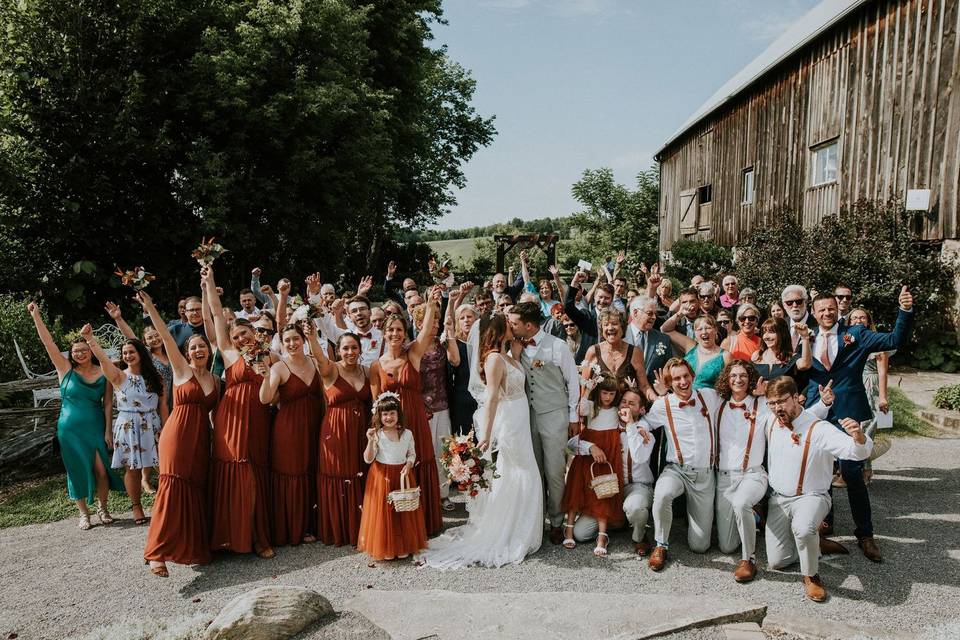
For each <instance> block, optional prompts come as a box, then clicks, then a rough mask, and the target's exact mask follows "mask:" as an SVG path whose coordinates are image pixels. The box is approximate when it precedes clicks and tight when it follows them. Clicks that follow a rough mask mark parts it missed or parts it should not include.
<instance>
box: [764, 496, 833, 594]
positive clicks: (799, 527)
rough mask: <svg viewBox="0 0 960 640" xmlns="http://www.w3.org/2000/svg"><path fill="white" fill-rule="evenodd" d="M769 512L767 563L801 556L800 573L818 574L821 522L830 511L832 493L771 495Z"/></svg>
mask: <svg viewBox="0 0 960 640" xmlns="http://www.w3.org/2000/svg"><path fill="white" fill-rule="evenodd" d="M769 505H770V506H769V510H768V512H767V531H766V542H767V563H768V564H769V565H770V568H771V569H782V568H784V567H788V566H790V565H791V564H793V563H794V562H796V561H797V560H798V559H799V560H800V573H801V574H802V575H804V576H808V577H810V576H815V575H817V571H818V570H819V566H820V532H819V527H820V523H821V522H822V521H823V518H824V516H826V515H827V512H828V511H830V496H829V495H827V494H815V493H810V494H806V495H802V496H796V497H793V498H788V497H787V496H781V495H779V494H776V493H774V494H772V495H771V496H770V503H769Z"/></svg>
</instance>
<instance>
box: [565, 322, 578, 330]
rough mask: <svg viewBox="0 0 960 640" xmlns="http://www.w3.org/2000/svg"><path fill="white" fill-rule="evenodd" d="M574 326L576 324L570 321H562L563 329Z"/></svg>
mask: <svg viewBox="0 0 960 640" xmlns="http://www.w3.org/2000/svg"><path fill="white" fill-rule="evenodd" d="M575 326H577V325H575V324H573V323H572V322H571V323H566V322H564V323H563V328H564V329H569V328H571V327H575Z"/></svg>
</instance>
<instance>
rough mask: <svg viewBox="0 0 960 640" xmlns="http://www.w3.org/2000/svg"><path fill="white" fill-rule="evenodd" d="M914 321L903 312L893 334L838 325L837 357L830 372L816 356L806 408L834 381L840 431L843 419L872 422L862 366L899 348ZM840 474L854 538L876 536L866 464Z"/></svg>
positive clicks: (844, 466) (834, 416)
mask: <svg viewBox="0 0 960 640" xmlns="http://www.w3.org/2000/svg"><path fill="white" fill-rule="evenodd" d="M913 320H914V314H913V311H912V310H911V311H904V310H902V309H901V310H900V313H899V314H897V322H896V324H895V325H894V327H893V331H891V332H890V333H878V332H876V331H870V330H869V329H867V328H866V327H863V326H861V325H854V326H852V327H848V326H846V324H844V323H840V324H839V325H838V326H837V347H838V350H837V355H836V357H835V358H834V359H833V362H832V363H831V365H830V370H829V371H827V370H826V369H825V368H824V366H823V363H821V362H820V359H819V358H817V356H816V354H814V358H813V367H812V368H811V369H810V370H809V371H808V372H807V373H808V374H809V378H810V385H809V386H808V387H807V406H808V407H810V406H813V405H814V404H816V402H817V401H818V400H819V399H820V389H819V388H818V386H817V385H823V386H826V385H827V383H828V382H831V381H832V382H833V387H832V388H833V392H834V394H835V395H836V398H835V400H834V402H833V406H831V407H830V412H829V413H828V414H827V420H829V421H830V422H832V423H833V424H834V425H837V428H840V427H839V423H840V420H841V419H842V418H853V419H854V420H856V421H857V422H863V421H864V420H868V419H870V418H871V417H872V416H873V413H872V412H871V410H870V403H869V401H868V400H867V391H866V389H864V386H863V366H864V365H865V364H866V362H867V357H868V356H869V355H870V354H871V353H877V352H879V351H891V350H893V349H897V348H899V347H900V345H901V344H902V343H903V342H904V341H906V339H907V337H908V336H909V335H910V330H911V329H912V328H913ZM817 333H819V329H818V331H817ZM840 474H841V475H842V476H843V479H844V481H845V482H846V483H847V497H848V498H849V500H850V512H851V515H852V516H853V521H854V523H855V524H856V531H854V533H855V535H856V536H857V537H858V538H868V537H871V536H873V518H872V515H871V512H870V494H869V493H868V492H867V487H866V485H865V484H864V483H863V461H854V460H841V461H840ZM832 520H833V511H832V509H831V513H830V515H829V516H828V518H827V521H828V522H831V523H832Z"/></svg>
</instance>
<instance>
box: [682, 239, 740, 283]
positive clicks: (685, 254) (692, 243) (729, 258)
mask: <svg viewBox="0 0 960 640" xmlns="http://www.w3.org/2000/svg"><path fill="white" fill-rule="evenodd" d="M670 256H671V257H670V264H669V265H668V267H667V268H668V269H669V271H670V275H672V276H674V277H675V278H676V279H677V280H679V281H680V282H681V283H682V284H683V287H687V286H689V285H690V280H691V279H692V278H693V276H695V275H701V276H703V277H704V278H707V279H711V278H715V277H717V276H719V275H720V274H723V273H726V272H728V271H729V270H730V269H731V268H732V267H733V252H732V251H731V250H730V249H729V248H727V247H721V246H720V245H718V244H716V243H713V242H711V241H709V240H677V241H676V242H675V243H673V246H672V247H671V248H670ZM674 291H679V289H674Z"/></svg>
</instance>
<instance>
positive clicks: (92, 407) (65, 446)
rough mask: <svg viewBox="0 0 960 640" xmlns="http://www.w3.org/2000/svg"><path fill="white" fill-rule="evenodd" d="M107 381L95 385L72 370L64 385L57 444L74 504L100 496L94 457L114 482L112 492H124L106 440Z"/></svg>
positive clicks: (61, 396)
mask: <svg viewBox="0 0 960 640" xmlns="http://www.w3.org/2000/svg"><path fill="white" fill-rule="evenodd" d="M106 389H107V379H106V378H105V377H103V376H102V375H101V376H100V377H99V378H97V381H96V382H94V383H89V382H87V381H85V380H84V379H83V376H81V375H80V374H78V373H77V372H76V371H74V370H73V369H71V370H70V371H68V372H67V375H65V376H64V377H63V380H61V381H60V398H61V406H60V419H59V420H57V440H59V442H60V455H62V456H63V466H65V467H66V468H67V493H69V494H70V499H71V500H80V499H81V498H87V499H92V498H93V497H94V496H96V493H97V480H96V476H95V475H94V473H93V456H94V454H96V455H99V456H100V460H101V461H102V462H103V468H104V469H106V470H107V476H108V477H109V478H110V488H111V489H114V490H115V491H123V490H124V488H123V480H122V479H121V478H118V477H117V476H114V475H113V474H112V473H110V457H109V456H108V455H107V443H106V441H105V440H104V439H103V436H104V433H105V427H106V422H105V421H104V420H105V419H104V415H103V394H104V393H105V392H106Z"/></svg>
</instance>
